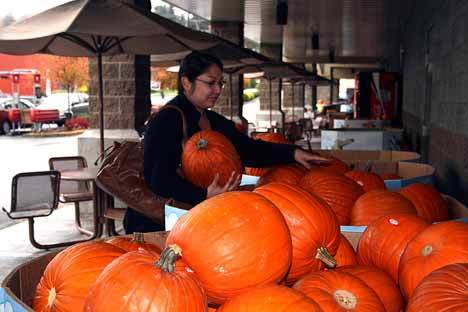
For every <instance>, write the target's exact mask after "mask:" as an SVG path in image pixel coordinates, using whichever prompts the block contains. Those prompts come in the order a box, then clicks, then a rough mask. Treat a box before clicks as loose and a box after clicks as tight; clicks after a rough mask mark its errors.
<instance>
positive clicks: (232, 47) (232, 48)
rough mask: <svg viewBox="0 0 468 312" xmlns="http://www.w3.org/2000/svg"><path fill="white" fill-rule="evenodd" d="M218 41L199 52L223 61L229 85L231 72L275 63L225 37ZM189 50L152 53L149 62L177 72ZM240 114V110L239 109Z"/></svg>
mask: <svg viewBox="0 0 468 312" xmlns="http://www.w3.org/2000/svg"><path fill="white" fill-rule="evenodd" d="M217 39H218V40H219V43H217V44H216V45H214V46H213V47H210V48H208V49H204V50H201V51H200V52H203V53H208V54H211V55H214V56H216V57H217V58H219V59H220V60H221V61H222V62H223V66H224V72H225V73H226V74H227V75H228V77H229V78H228V79H229V86H232V75H233V74H244V73H254V72H258V71H259V69H258V68H257V67H255V66H259V65H266V64H275V63H276V62H275V61H274V60H273V59H270V58H268V57H266V56H264V55H262V54H260V53H257V52H255V51H253V50H250V49H246V48H243V47H241V46H238V45H236V44H234V43H232V42H230V41H228V40H226V39H223V38H220V37H217ZM188 53H190V52H181V53H172V54H166V55H162V54H159V55H152V56H151V64H152V65H154V66H158V67H167V66H171V67H170V68H168V70H169V71H171V72H178V70H179V68H178V66H176V65H178V64H179V63H180V62H181V61H182V59H183V58H184V57H185V56H186V55H187V54H188ZM228 99H229V115H230V118H231V119H232V117H233V107H232V102H233V92H232V87H230V88H229V97H228ZM239 116H240V110H239Z"/></svg>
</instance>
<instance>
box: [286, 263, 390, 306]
mask: <svg viewBox="0 0 468 312" xmlns="http://www.w3.org/2000/svg"><path fill="white" fill-rule="evenodd" d="M293 288H294V289H296V290H299V291H301V292H303V293H304V294H306V295H307V296H308V297H310V298H312V299H313V300H314V301H315V302H317V303H318V305H319V306H320V307H321V308H322V310H323V311H359V312H385V308H384V306H383V304H382V302H381V301H380V299H379V297H378V296H377V294H376V293H375V291H374V290H372V288H370V287H369V286H367V285H366V283H364V282H363V281H362V280H360V279H359V278H357V277H355V276H353V275H351V274H349V273H344V272H339V271H335V270H328V271H320V272H313V273H309V274H307V275H306V276H305V277H303V278H302V279H300V280H299V281H297V283H296V284H295V285H294V287H293Z"/></svg>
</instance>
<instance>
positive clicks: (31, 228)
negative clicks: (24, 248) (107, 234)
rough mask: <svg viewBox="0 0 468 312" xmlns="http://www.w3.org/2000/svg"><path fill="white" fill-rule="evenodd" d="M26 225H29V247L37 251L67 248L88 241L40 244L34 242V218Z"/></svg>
mask: <svg viewBox="0 0 468 312" xmlns="http://www.w3.org/2000/svg"><path fill="white" fill-rule="evenodd" d="M28 225H29V241H30V242H31V245H33V246H34V247H36V248H37V249H45V250H49V249H52V248H61V247H67V246H71V245H73V244H76V243H82V242H86V241H88V240H89V239H88V240H86V239H85V240H75V241H69V242H64V243H56V244H41V243H39V242H38V241H37V240H36V237H35V235H34V218H28Z"/></svg>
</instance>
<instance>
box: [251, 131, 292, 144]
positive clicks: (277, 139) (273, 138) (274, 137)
mask: <svg viewBox="0 0 468 312" xmlns="http://www.w3.org/2000/svg"><path fill="white" fill-rule="evenodd" d="M254 139H256V140H262V141H265V142H271V143H280V144H291V142H289V141H288V140H287V139H286V138H285V137H284V136H282V135H281V134H279V133H274V132H264V133H257V134H256V135H255V137H254Z"/></svg>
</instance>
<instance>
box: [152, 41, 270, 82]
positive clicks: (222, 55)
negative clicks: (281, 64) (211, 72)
mask: <svg viewBox="0 0 468 312" xmlns="http://www.w3.org/2000/svg"><path fill="white" fill-rule="evenodd" d="M206 35H207V36H212V37H213V40H217V41H218V42H217V43H216V44H215V45H212V47H210V48H206V49H199V50H200V52H203V53H208V54H211V55H214V56H216V57H217V58H219V59H220V60H221V61H222V62H223V65H224V71H225V72H226V73H231V72H234V71H237V70H238V69H239V68H240V67H243V66H247V65H258V64H273V63H275V61H274V60H272V59H270V58H268V57H266V56H264V55H262V54H260V53H257V52H255V51H252V50H250V49H246V48H243V47H240V46H238V45H236V44H234V43H232V42H230V41H228V40H226V39H223V38H220V37H217V36H214V35H211V34H206ZM189 53H190V51H185V52H180V53H171V54H157V55H152V56H151V64H152V65H154V66H159V67H165V66H171V65H178V64H179V63H180V61H182V59H183V58H184V57H185V56H187V55H188V54H189Z"/></svg>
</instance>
